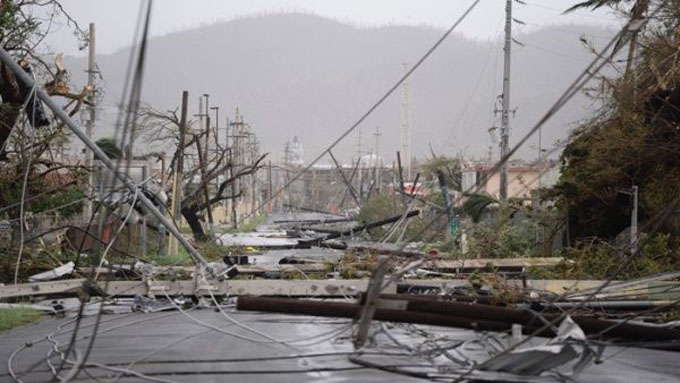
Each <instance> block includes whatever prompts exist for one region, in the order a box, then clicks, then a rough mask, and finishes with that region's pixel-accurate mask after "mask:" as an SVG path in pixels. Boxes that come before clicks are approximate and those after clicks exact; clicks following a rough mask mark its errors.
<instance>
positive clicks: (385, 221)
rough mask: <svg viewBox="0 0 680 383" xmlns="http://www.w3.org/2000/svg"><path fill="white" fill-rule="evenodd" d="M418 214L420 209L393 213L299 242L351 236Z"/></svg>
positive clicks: (306, 242) (317, 241)
mask: <svg viewBox="0 0 680 383" xmlns="http://www.w3.org/2000/svg"><path fill="white" fill-rule="evenodd" d="M418 214H420V210H413V211H409V212H408V213H406V215H404V214H399V215H395V216H393V217H389V218H385V219H382V220H380V221H376V222H372V223H367V224H364V225H359V226H356V227H353V228H351V229H348V230H344V231H341V232H338V233H333V234H329V235H327V236H325V237H322V238H314V239H311V240H308V241H300V243H301V244H303V243H304V244H312V243H319V242H321V241H323V240H328V239H335V238H340V237H347V236H352V235H354V233H359V232H362V231H364V230H371V229H375V228H376V227H380V226H385V225H387V224H390V223H393V222H396V221H398V220H400V219H402V217H404V218H411V217H415V216H417V215H418Z"/></svg>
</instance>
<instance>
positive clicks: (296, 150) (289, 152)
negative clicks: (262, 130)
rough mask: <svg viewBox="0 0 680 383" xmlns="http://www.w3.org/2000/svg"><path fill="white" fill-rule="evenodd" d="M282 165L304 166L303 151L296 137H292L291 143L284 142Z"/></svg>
mask: <svg viewBox="0 0 680 383" xmlns="http://www.w3.org/2000/svg"><path fill="white" fill-rule="evenodd" d="M283 163H284V164H285V165H292V166H302V165H304V163H305V160H304V149H303V147H302V143H301V142H300V141H299V140H298V138H297V136H294V137H293V141H292V142H291V141H286V144H285V145H284V156H283Z"/></svg>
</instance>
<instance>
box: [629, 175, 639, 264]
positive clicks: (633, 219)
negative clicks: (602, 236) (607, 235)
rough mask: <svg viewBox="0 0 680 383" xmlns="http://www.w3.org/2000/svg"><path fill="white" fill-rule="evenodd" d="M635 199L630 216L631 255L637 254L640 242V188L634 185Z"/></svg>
mask: <svg viewBox="0 0 680 383" xmlns="http://www.w3.org/2000/svg"><path fill="white" fill-rule="evenodd" d="M631 194H632V197H633V210H632V212H631V214H630V253H631V254H635V253H636V252H637V240H638V187H637V185H633V190H632V193H631Z"/></svg>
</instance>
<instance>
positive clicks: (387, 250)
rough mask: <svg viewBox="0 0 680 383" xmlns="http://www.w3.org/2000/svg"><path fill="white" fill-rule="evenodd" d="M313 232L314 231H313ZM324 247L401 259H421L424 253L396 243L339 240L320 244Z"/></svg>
mask: <svg viewBox="0 0 680 383" xmlns="http://www.w3.org/2000/svg"><path fill="white" fill-rule="evenodd" d="M313 230H314V229H313ZM321 244H322V245H323V246H325V247H330V248H331V249H337V250H357V251H369V252H375V253H379V254H390V255H398V256H402V257H421V256H424V255H425V253H424V252H422V251H418V250H408V249H405V248H404V247H403V246H401V245H398V244H396V243H380V242H368V241H342V240H339V239H330V240H327V241H323V242H322V243H321Z"/></svg>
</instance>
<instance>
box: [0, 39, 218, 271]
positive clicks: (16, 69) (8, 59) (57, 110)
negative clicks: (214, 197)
mask: <svg viewBox="0 0 680 383" xmlns="http://www.w3.org/2000/svg"><path fill="white" fill-rule="evenodd" d="M0 61H2V63H3V64H5V67H6V68H8V69H9V70H11V71H12V72H13V73H14V75H15V76H16V77H17V80H18V81H21V83H23V84H24V85H25V86H26V88H27V89H35V94H36V95H37V97H38V99H40V100H42V101H43V102H44V103H45V105H47V107H48V108H50V109H51V110H52V113H54V116H55V117H56V118H58V119H60V120H61V121H62V122H63V123H64V124H65V125H66V127H68V128H69V129H70V130H71V131H72V132H73V133H74V134H75V135H76V137H77V138H78V139H80V140H81V141H82V142H83V143H84V144H85V145H86V146H87V147H88V148H89V149H90V150H92V151H93V152H94V155H95V157H96V158H97V159H99V160H100V161H101V162H102V165H103V166H104V167H105V168H107V169H108V170H109V171H111V172H113V173H114V175H115V176H116V177H117V178H118V180H120V181H122V182H123V185H124V186H125V187H126V188H127V189H128V190H129V191H131V192H133V193H137V191H138V190H139V189H138V186H137V185H136V184H135V182H134V181H132V179H130V177H129V176H127V175H126V174H124V173H122V172H121V171H120V170H119V169H118V167H117V166H116V164H115V163H114V162H113V161H112V160H111V159H110V158H109V157H108V156H107V155H106V154H105V153H104V151H102V150H101V148H100V147H99V146H97V145H96V144H95V143H94V142H92V140H91V139H90V138H89V137H88V136H87V134H86V133H85V132H83V131H82V130H80V128H79V127H78V126H77V125H76V124H75V122H73V120H72V119H71V117H70V116H69V115H68V114H67V113H66V112H65V111H64V110H63V109H62V108H61V106H60V105H58V104H57V103H56V102H55V101H54V100H52V98H50V96H48V95H47V94H46V93H45V92H44V91H43V90H42V89H40V87H38V86H37V84H36V82H35V80H33V78H31V76H29V75H28V73H26V72H25V71H24V70H23V69H22V68H21V67H20V66H19V64H18V63H17V62H16V59H15V58H14V57H12V56H11V55H10V54H9V53H8V52H7V51H6V50H5V49H4V48H2V47H0ZM137 194H138V197H137V198H138V201H139V203H140V204H141V205H142V206H143V207H144V208H145V209H146V210H148V211H149V213H150V214H151V215H153V216H154V217H156V219H158V221H159V222H160V224H161V225H163V226H165V227H166V228H168V230H169V231H170V234H172V235H173V236H175V237H176V238H177V240H178V241H179V242H180V243H181V244H182V246H183V247H184V248H185V249H186V250H187V252H188V253H189V256H190V257H191V258H192V259H193V260H194V262H195V263H197V264H200V265H202V266H205V267H206V268H207V270H208V272H209V273H210V274H212V275H213V276H214V275H215V269H214V268H213V267H212V266H210V265H209V264H208V262H206V260H205V259H204V258H203V256H201V254H200V253H199V252H198V251H197V250H196V248H194V247H193V245H192V244H191V243H190V242H189V241H188V240H187V239H186V238H185V237H184V236H183V235H182V233H181V232H180V231H179V229H178V228H176V227H175V226H174V225H173V224H172V222H170V221H169V220H168V218H167V217H166V216H165V215H163V213H161V211H160V210H158V207H156V205H155V204H154V203H153V202H151V200H150V199H149V197H147V196H146V195H145V194H144V193H137Z"/></svg>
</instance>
